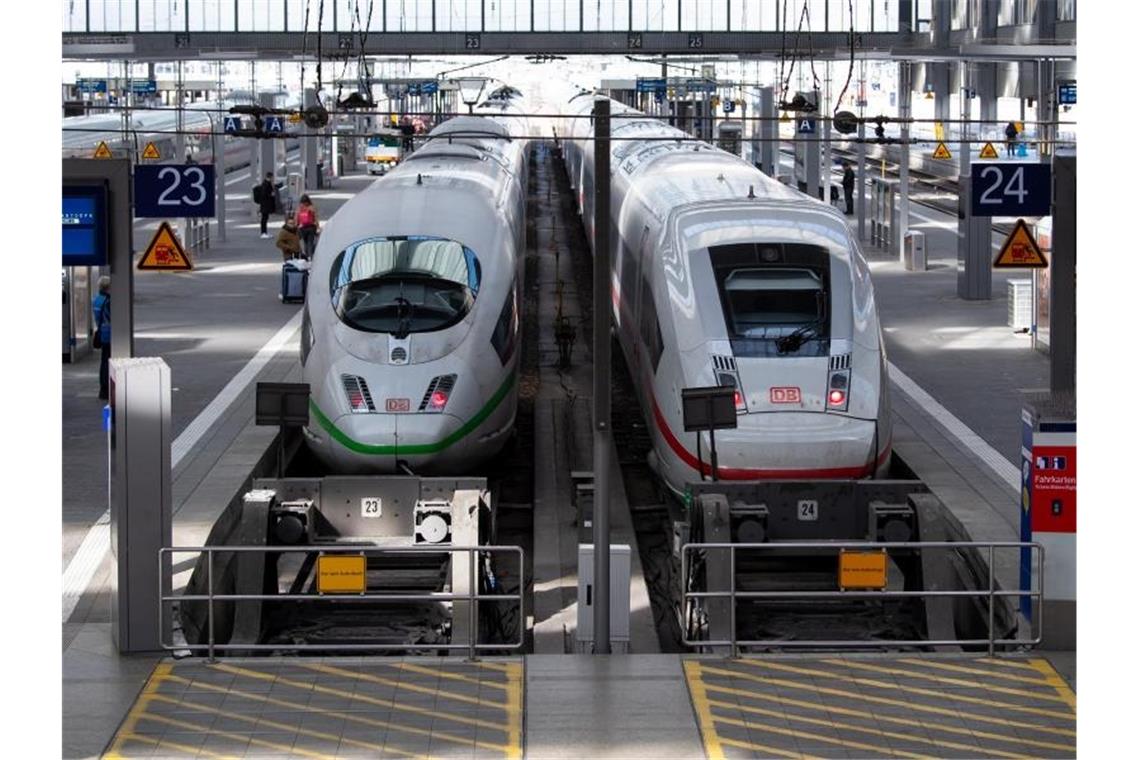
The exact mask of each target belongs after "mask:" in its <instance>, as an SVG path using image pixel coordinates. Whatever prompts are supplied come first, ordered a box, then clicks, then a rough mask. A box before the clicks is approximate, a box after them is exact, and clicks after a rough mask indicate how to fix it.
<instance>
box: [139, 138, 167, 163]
mask: <svg viewBox="0 0 1140 760" xmlns="http://www.w3.org/2000/svg"><path fill="white" fill-rule="evenodd" d="M142 157H143V158H147V159H151V160H153V159H156V158H161V157H162V156H161V155H159V152H158V148H156V147H155V146H154V143H152V142H148V143H147V144H146V147H145V148H143V152H142Z"/></svg>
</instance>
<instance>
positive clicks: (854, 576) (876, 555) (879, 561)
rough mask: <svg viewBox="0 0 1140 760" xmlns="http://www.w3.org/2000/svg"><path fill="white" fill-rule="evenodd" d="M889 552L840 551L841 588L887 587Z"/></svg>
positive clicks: (845, 589)
mask: <svg viewBox="0 0 1140 760" xmlns="http://www.w3.org/2000/svg"><path fill="white" fill-rule="evenodd" d="M886 587H887V553H886V551H883V550H879V551H877V552H858V551H847V550H845V549H843V550H840V552H839V588H840V590H842V591H847V590H849V589H867V588H886Z"/></svg>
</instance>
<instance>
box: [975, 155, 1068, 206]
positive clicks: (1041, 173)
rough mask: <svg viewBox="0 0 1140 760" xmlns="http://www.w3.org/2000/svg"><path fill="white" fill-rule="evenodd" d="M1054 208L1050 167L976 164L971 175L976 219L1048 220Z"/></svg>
mask: <svg viewBox="0 0 1140 760" xmlns="http://www.w3.org/2000/svg"><path fill="white" fill-rule="evenodd" d="M1052 205H1053V168H1052V167H1051V166H1050V165H1049V164H1036V163H1028V162H1021V161H1019V162H1016V163H1013V162H1004V163H1000V164H993V163H987V164H984V165H983V164H975V165H974V167H973V170H972V171H971V174H970V214H971V215H972V216H1048V215H1049V214H1050V213H1052Z"/></svg>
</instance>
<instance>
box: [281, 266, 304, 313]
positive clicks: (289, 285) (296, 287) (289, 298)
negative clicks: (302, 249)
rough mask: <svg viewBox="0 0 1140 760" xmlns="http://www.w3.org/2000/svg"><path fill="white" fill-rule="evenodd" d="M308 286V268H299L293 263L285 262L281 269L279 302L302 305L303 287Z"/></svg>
mask: <svg viewBox="0 0 1140 760" xmlns="http://www.w3.org/2000/svg"><path fill="white" fill-rule="evenodd" d="M306 263H307V262H306ZM308 284H309V269H308V267H299V266H297V264H296V263H294V262H293V261H286V262H285V264H284V265H282V267H281V302H282V303H303V302H304V300H305V286H306V285H308Z"/></svg>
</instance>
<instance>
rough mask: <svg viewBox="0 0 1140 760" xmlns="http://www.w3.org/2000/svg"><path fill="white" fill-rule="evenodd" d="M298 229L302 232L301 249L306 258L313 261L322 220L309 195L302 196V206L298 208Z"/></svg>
mask: <svg viewBox="0 0 1140 760" xmlns="http://www.w3.org/2000/svg"><path fill="white" fill-rule="evenodd" d="M297 228H298V229H299V230H300V231H301V247H302V251H303V252H304V254H305V258H306V259H312V258H313V251H315V250H316V248H317V234H318V233H319V232H320V229H321V220H320V218H319V217H318V216H317V207H316V206H314V205H313V201H312V200H311V199H310V198H309V196H308V195H302V196H301V204H300V205H299V206H298V207H297Z"/></svg>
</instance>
